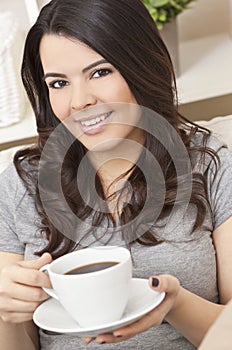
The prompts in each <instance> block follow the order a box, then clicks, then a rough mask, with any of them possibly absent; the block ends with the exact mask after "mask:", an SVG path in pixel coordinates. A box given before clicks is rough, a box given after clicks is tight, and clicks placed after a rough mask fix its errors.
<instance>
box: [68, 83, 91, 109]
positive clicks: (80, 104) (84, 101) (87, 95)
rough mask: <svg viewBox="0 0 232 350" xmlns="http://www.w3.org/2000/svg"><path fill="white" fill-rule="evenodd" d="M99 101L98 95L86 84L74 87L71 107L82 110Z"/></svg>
mask: <svg viewBox="0 0 232 350" xmlns="http://www.w3.org/2000/svg"><path fill="white" fill-rule="evenodd" d="M96 103H97V97H96V95H95V94H94V93H93V92H92V91H91V90H90V89H88V88H87V87H86V86H83V85H81V86H79V87H74V88H73V92H72V101H71V108H72V110H73V111H80V110H82V109H85V108H87V107H90V106H94V105H95V104H96Z"/></svg>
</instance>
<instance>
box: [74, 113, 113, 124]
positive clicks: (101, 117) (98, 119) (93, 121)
mask: <svg viewBox="0 0 232 350" xmlns="http://www.w3.org/2000/svg"><path fill="white" fill-rule="evenodd" d="M111 113H112V111H111V112H108V113H104V114H100V115H98V116H96V117H94V118H91V119H85V120H80V123H81V125H82V126H84V127H90V126H93V125H97V124H100V123H101V122H103V121H104V120H106V119H107V118H108V117H109V116H110V115H111Z"/></svg>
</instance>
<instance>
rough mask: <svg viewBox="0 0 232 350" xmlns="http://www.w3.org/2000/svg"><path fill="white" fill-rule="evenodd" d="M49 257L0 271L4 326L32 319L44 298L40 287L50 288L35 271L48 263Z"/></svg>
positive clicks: (0, 312) (1, 306) (1, 311)
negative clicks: (5, 323)
mask: <svg viewBox="0 0 232 350" xmlns="http://www.w3.org/2000/svg"><path fill="white" fill-rule="evenodd" d="M51 260H52V258H51V255H50V254H48V253H45V254H43V255H42V256H41V257H40V258H39V259H37V260H30V261H20V262H17V263H15V264H12V265H7V266H5V267H3V268H2V269H1V271H0V317H1V318H2V320H3V321H4V322H11V323H21V322H25V321H29V320H31V319H32V316H33V312H34V311H35V309H36V308H37V307H38V305H39V304H41V302H43V301H44V300H46V299H47V298H48V295H47V294H46V293H45V292H44V291H43V289H42V288H41V287H48V288H51V284H50V280H49V277H48V276H47V275H46V274H45V273H43V272H41V271H39V269H40V268H41V267H42V266H44V265H45V264H48V263H50V262H51Z"/></svg>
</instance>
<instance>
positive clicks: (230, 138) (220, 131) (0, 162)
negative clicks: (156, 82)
mask: <svg viewBox="0 0 232 350" xmlns="http://www.w3.org/2000/svg"><path fill="white" fill-rule="evenodd" d="M197 123H198V124H200V125H202V126H205V127H206V128H208V129H210V130H212V132H213V134H214V135H215V136H217V137H218V138H219V139H221V140H222V141H224V142H225V143H226V144H227V145H228V147H229V148H230V149H232V115H228V116H225V117H215V118H213V119H211V120H209V121H205V120H202V121H199V122H197ZM22 147H24V146H17V147H12V148H9V149H7V150H4V151H0V173H1V172H2V171H3V170H4V169H5V168H6V167H7V165H8V164H9V162H10V161H11V160H12V159H13V156H14V154H15V152H16V151H17V150H18V149H20V148H22Z"/></svg>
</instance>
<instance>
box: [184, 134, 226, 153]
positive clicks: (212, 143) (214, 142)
mask: <svg viewBox="0 0 232 350" xmlns="http://www.w3.org/2000/svg"><path fill="white" fill-rule="evenodd" d="M190 144H191V147H207V148H209V149H211V150H213V151H215V152H218V151H219V150H220V149H222V148H228V147H227V145H226V143H225V142H223V141H222V140H221V139H219V138H218V137H216V136H215V135H212V134H206V133H201V132H197V133H196V134H194V135H193V136H192V138H191V142H190Z"/></svg>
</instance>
